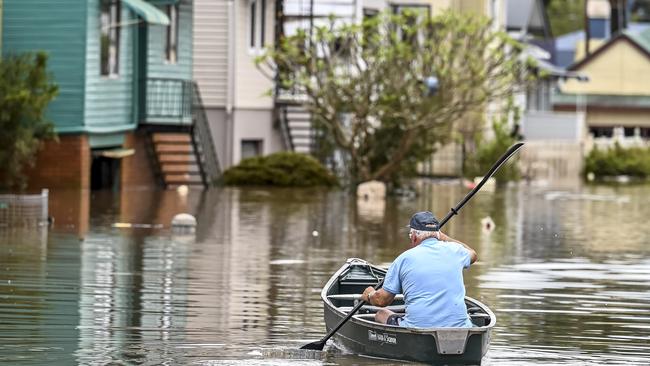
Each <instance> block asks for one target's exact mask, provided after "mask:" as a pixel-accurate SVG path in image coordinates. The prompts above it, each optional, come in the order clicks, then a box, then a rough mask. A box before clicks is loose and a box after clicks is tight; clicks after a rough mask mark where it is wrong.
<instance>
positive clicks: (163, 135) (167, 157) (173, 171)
mask: <svg viewBox="0 0 650 366" xmlns="http://www.w3.org/2000/svg"><path fill="white" fill-rule="evenodd" d="M151 142H152V143H153V148H154V151H155V156H156V159H157V161H158V165H159V178H160V181H161V182H163V184H164V185H165V187H170V186H179V185H183V184H184V185H188V186H189V185H204V182H203V177H202V175H201V167H200V165H199V164H198V162H197V159H196V152H195V151H194V145H193V144H192V137H191V135H190V133H188V132H186V133H182V132H152V133H151Z"/></svg>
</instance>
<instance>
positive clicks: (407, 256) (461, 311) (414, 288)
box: [383, 238, 472, 328]
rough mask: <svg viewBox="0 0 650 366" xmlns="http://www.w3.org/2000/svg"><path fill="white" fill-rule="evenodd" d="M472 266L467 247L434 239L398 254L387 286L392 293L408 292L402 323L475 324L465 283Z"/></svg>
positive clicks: (421, 325) (420, 325) (424, 325)
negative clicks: (470, 317) (469, 309)
mask: <svg viewBox="0 0 650 366" xmlns="http://www.w3.org/2000/svg"><path fill="white" fill-rule="evenodd" d="M469 265H470V253H469V251H468V250H467V249H466V248H465V247H463V246H462V245H460V244H458V243H454V242H446V241H439V240H436V239H433V238H430V239H426V240H424V241H423V242H422V243H420V244H419V245H418V246H416V247H415V248H411V249H409V250H407V251H405V252H404V253H402V254H401V255H400V256H399V257H397V259H395V261H394V262H393V263H392V264H391V265H390V267H389V268H388V272H387V273H386V278H385V279H384V286H383V288H384V290H386V291H388V292H390V293H391V294H399V293H402V294H404V301H405V303H406V316H404V318H403V319H401V320H400V322H399V325H400V326H403V327H412V328H432V327H471V326H472V322H471V320H470V319H469V316H468V315H467V307H466V306H465V284H464V283H463V269H465V268H469Z"/></svg>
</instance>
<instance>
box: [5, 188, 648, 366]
mask: <svg viewBox="0 0 650 366" xmlns="http://www.w3.org/2000/svg"><path fill="white" fill-rule="evenodd" d="M418 189H419V191H420V193H421V194H420V195H419V196H418V197H416V198H411V199H408V198H395V199H389V200H388V201H387V202H386V203H385V204H381V203H379V204H378V203H374V204H367V203H366V204H363V203H357V202H356V201H355V200H354V199H352V198H351V197H349V196H348V195H346V194H345V193H342V192H336V191H334V192H327V191H322V190H286V189H215V190H211V191H208V192H199V191H191V192H190V194H189V196H187V197H181V196H179V195H178V194H177V193H176V192H174V191H168V192H160V191H146V190H139V191H123V192H121V193H112V192H93V193H88V192H52V196H51V198H50V212H51V214H52V215H53V216H54V218H55V222H54V227H53V228H51V229H49V230H44V229H41V230H39V229H32V230H25V229H12V230H9V229H6V228H4V229H1V230H0V307H1V311H0V324H1V325H0V363H2V364H10V365H44V364H48V365H71V364H84V365H100V364H143V365H157V364H169V365H173V364H195V365H222V364H224V365H249V364H257V365H269V364H276V365H281V364H290V365H363V364H367V365H379V364H381V365H384V364H385V365H389V364H400V363H399V362H394V361H382V360H376V359H369V358H364V357H360V356H357V355H351V354H346V353H344V352H342V351H340V350H337V349H336V348H334V347H331V346H328V347H327V348H326V351H325V352H314V351H312V352H305V351H298V350H297V348H299V347H300V346H302V345H304V344H306V343H308V342H310V341H314V340H316V339H318V338H320V337H321V336H323V335H324V334H325V331H324V322H323V318H322V316H323V311H322V305H321V302H320V299H319V292H320V289H321V287H322V286H323V285H324V283H325V282H326V280H327V279H328V277H329V276H330V275H331V274H332V273H333V272H334V271H335V270H336V269H338V268H339V267H340V266H341V264H342V263H343V262H344V261H345V259H346V258H348V257H359V258H364V259H366V260H368V261H371V262H373V263H378V264H386V265H387V264H388V263H390V261H391V260H392V259H393V258H395V257H396V256H397V255H398V254H399V253H400V252H401V251H403V250H404V249H405V248H406V244H407V235H406V231H405V230H404V228H403V227H404V225H405V224H406V223H407V222H408V218H409V217H410V215H411V214H412V213H413V212H414V211H417V210H424V209H430V210H432V211H434V212H435V213H436V214H437V215H439V216H444V215H445V214H446V213H447V211H448V210H449V208H450V207H452V206H453V205H455V204H456V202H457V201H459V200H460V199H461V198H462V196H463V195H464V194H465V193H466V189H464V188H463V187H461V186H460V185H459V184H458V183H456V182H437V183H432V182H420V183H419V184H418ZM179 212H189V213H192V214H195V215H196V216H197V218H198V230H197V233H196V235H195V236H176V235H173V234H172V233H171V231H170V229H169V223H170V221H171V218H172V216H173V215H174V214H176V213H179ZM487 216H490V217H491V218H492V220H493V221H494V223H495V228H494V230H493V231H491V232H490V231H488V230H485V229H484V228H483V227H482V226H481V224H480V222H481V219H483V218H485V217H487ZM648 218H650V186H582V187H581V186H576V187H572V188H564V189H551V188H543V187H530V186H525V185H519V186H513V187H509V188H507V189H503V190H497V192H494V193H488V192H485V193H483V192H482V193H479V194H478V195H477V196H476V197H475V198H474V199H473V200H472V201H470V203H468V205H467V206H466V207H464V208H463V210H462V211H461V212H460V215H459V216H457V217H455V218H454V219H452V221H450V223H449V224H448V225H447V227H445V228H444V231H445V232H447V233H448V234H449V235H451V236H453V237H456V238H458V239H461V240H463V241H465V242H466V243H468V244H470V245H471V246H473V247H475V249H476V250H477V252H478V254H479V263H477V264H476V265H475V266H473V267H472V268H471V269H470V270H469V271H467V272H466V274H465V282H466V285H467V294H468V295H469V296H472V297H475V298H477V299H479V300H480V301H482V302H483V303H485V304H487V305H488V306H490V308H491V309H492V310H493V311H494V312H495V313H496V315H497V326H496V328H495V330H494V333H493V337H492V343H491V348H490V351H489V352H488V354H487V356H486V357H485V358H484V362H483V364H486V365H538V364H544V365H581V364H582V365H615V364H621V365H642V364H650V346H649V345H650V229H648ZM118 222H121V223H131V224H162V225H163V228H147V227H145V228H116V227H113V224H114V223H118Z"/></svg>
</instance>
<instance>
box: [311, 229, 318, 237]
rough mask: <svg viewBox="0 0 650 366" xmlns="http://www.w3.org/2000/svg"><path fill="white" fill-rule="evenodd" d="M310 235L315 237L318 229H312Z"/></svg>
mask: <svg viewBox="0 0 650 366" xmlns="http://www.w3.org/2000/svg"><path fill="white" fill-rule="evenodd" d="M311 236H313V237H314V238H315V237H317V236H318V231H316V230H314V231H312V232H311Z"/></svg>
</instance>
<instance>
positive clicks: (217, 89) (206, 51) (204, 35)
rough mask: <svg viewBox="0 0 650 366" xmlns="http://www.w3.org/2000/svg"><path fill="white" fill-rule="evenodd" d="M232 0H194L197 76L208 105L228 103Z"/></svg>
mask: <svg viewBox="0 0 650 366" xmlns="http://www.w3.org/2000/svg"><path fill="white" fill-rule="evenodd" d="M230 2H231V1H229V0H194V80H196V81H197V82H198V84H199V89H200V90H201V97H202V99H203V104H204V105H205V106H207V107H224V106H225V105H226V98H227V93H228V29H229V23H228V21H229V20H228V7H229V3H230Z"/></svg>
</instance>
